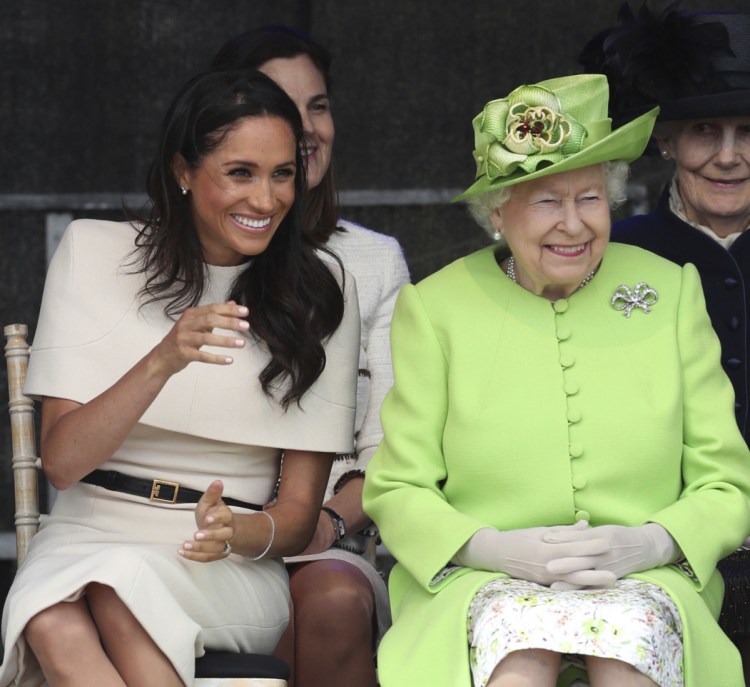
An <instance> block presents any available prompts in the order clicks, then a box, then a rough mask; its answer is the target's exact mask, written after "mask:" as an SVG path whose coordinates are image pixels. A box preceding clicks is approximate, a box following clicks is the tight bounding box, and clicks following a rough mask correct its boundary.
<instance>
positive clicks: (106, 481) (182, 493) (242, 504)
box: [81, 470, 263, 510]
mask: <svg viewBox="0 0 750 687" xmlns="http://www.w3.org/2000/svg"><path fill="white" fill-rule="evenodd" d="M81 482H86V484H94V485H96V486H97V487H104V488H105V489H109V490H110V491H121V492H122V493H123V494H131V495H132V496H140V497H142V498H144V499H148V500H149V501H152V502H154V503H198V501H199V500H200V498H201V496H203V492H202V491H198V490H197V489H188V488H187V487H183V486H181V485H180V484H179V483H178V482H170V481H169V480H161V479H141V478H140V477H131V476H130V475H123V474H122V473H121V472H115V471H114V470H94V471H93V472H90V473H89V474H88V475H86V476H85V477H82V478H81ZM221 500H222V501H223V502H224V503H226V504H227V506H237V507H239V508H249V509H250V510H263V506H259V505H257V504H255V503H247V502H246V501H239V500H237V499H232V498H228V497H226V496H223V497H222V499H221Z"/></svg>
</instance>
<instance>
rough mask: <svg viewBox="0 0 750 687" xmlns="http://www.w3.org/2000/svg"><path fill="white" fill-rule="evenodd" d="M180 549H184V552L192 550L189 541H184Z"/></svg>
mask: <svg viewBox="0 0 750 687" xmlns="http://www.w3.org/2000/svg"><path fill="white" fill-rule="evenodd" d="M182 548H183V549H185V550H186V551H190V550H191V549H192V548H193V545H192V544H191V543H190V542H189V541H186V542H185V543H184V544H183V545H182Z"/></svg>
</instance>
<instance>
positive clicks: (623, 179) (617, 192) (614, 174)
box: [467, 160, 630, 241]
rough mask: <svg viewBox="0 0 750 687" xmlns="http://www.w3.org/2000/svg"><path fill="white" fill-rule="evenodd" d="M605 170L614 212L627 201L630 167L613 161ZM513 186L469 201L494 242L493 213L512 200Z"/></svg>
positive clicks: (606, 188)
mask: <svg viewBox="0 0 750 687" xmlns="http://www.w3.org/2000/svg"><path fill="white" fill-rule="evenodd" d="M602 169H603V170H604V184H605V193H606V194H607V203H609V209H610V210H614V209H615V208H616V207H617V206H619V205H622V204H623V203H624V202H625V200H627V186H628V175H629V174H630V167H629V165H628V163H627V162H623V161H622V160H612V161H609V162H603V163H602ZM512 191H513V186H505V187H503V188H499V189H496V190H494V191H487V192H486V193H482V194H481V195H479V196H475V197H474V198H470V199H469V200H468V201H467V205H468V208H469V212H470V213H471V215H472V217H473V218H474V219H475V220H476V222H477V224H479V226H480V227H482V229H484V230H485V231H486V232H487V233H488V234H489V235H490V237H491V238H492V239H493V240H494V241H498V240H499V239H498V236H497V232H496V230H495V226H494V225H493V224H492V213H493V212H495V211H496V210H499V209H500V208H501V207H502V206H503V205H505V203H507V202H508V200H509V199H510V195H511V193H512Z"/></svg>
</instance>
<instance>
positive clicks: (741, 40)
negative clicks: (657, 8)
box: [578, 0, 750, 123]
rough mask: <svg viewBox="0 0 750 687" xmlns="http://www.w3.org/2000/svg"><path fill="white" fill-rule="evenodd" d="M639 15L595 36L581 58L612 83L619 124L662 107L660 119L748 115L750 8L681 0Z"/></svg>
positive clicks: (624, 10)
mask: <svg viewBox="0 0 750 687" xmlns="http://www.w3.org/2000/svg"><path fill="white" fill-rule="evenodd" d="M647 2H648V0H645V1H644V3H643V4H642V6H641V8H640V10H639V11H638V13H637V14H634V13H633V11H632V10H631V8H630V5H629V4H628V3H627V2H623V4H622V5H621V7H620V11H619V13H618V25H617V26H614V27H611V28H608V29H605V30H604V31H601V32H600V33H598V34H597V35H596V36H594V38H592V39H591V40H590V41H589V42H588V44H587V45H586V47H585V48H584V49H583V52H582V53H581V55H580V56H579V58H578V61H579V62H580V63H581V64H582V65H583V66H584V67H585V69H586V71H588V72H595V73H599V74H605V75H606V76H607V80H608V81H609V87H610V100H609V109H610V116H611V117H612V119H613V121H614V123H617V122H618V121H627V120H629V119H632V118H633V116H634V115H637V114H640V113H642V112H645V111H646V110H647V109H649V108H651V107H653V106H654V105H659V107H660V108H661V109H660V114H659V121H674V120H684V119H701V118H704V117H733V116H744V115H750V14H748V13H740V12H713V11H712V12H696V13H692V12H690V13H688V12H681V11H680V10H679V8H678V6H679V4H680V0H677V2H673V3H671V4H669V5H668V6H667V7H666V8H665V9H664V10H663V11H662V12H660V13H655V12H652V11H651V10H650V9H649V8H648V6H647Z"/></svg>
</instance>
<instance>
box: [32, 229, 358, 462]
mask: <svg viewBox="0 0 750 687" xmlns="http://www.w3.org/2000/svg"><path fill="white" fill-rule="evenodd" d="M133 238H134V231H133V228H132V227H131V226H130V225H128V224H125V223H117V222H101V221H96V220H78V221H76V222H73V223H72V224H71V225H70V227H68V229H67V230H66V232H65V235H64V236H63V239H62V241H61V243H60V246H59V247H58V249H57V251H56V252H55V255H54V257H53V260H52V262H51V264H50V269H49V272H48V276H47V279H46V282H45V288H44V295H43V299H42V308H41V312H40V316H39V322H38V326H37V330H36V334H35V336H34V340H33V343H32V352H31V360H30V363H29V369H28V373H27V378H26V386H25V393H27V394H28V395H31V396H35V397H41V396H53V397H58V398H66V399H70V400H73V401H76V402H78V403H87V402H88V401H90V400H91V399H93V398H95V397H96V396H97V395H99V394H101V393H102V392H103V391H105V390H106V389H108V388H109V387H111V386H112V385H113V384H114V383H115V382H117V380H118V379H120V377H122V375H123V374H125V372H127V371H128V370H129V369H130V368H132V367H133V366H134V365H135V364H136V363H137V362H138V360H140V359H141V358H142V357H143V356H144V355H146V354H147V353H148V352H149V351H150V350H151V349H152V348H153V347H154V346H156V345H157V344H158V343H159V341H161V339H162V338H163V337H164V336H165V335H166V334H167V332H168V331H169V330H170V329H171V327H172V326H173V324H174V322H173V321H172V320H171V319H169V318H168V317H167V316H166V315H165V314H164V312H163V305H161V304H160V303H159V302H157V303H150V304H147V305H143V304H141V303H140V301H139V298H138V292H139V289H140V286H141V284H142V279H143V276H142V275H141V274H138V273H137V271H136V270H135V269H133V268H132V267H129V266H128V265H129V263H130V262H132V257H131V255H132V250H133ZM334 273H335V270H334ZM340 283H341V281H340ZM343 288H344V301H345V307H344V317H343V319H342V322H341V324H340V325H339V327H338V329H337V330H336V331H335V332H334V333H333V334H332V335H331V337H330V338H329V339H328V340H327V341H326V342H325V352H326V366H325V369H324V371H323V372H322V374H321V375H320V377H319V378H318V379H317V381H316V382H315V384H314V385H313V386H312V387H311V388H310V389H309V390H308V392H307V393H306V394H305V395H304V396H303V398H302V399H301V403H300V405H299V406H298V405H297V404H293V405H292V406H290V407H289V409H288V410H287V411H286V412H285V411H284V410H283V409H282V408H281V407H280V406H279V405H278V404H276V403H274V402H273V401H272V400H271V399H269V398H268V397H267V396H266V395H265V394H264V393H263V391H262V389H261V387H260V382H259V381H258V375H259V373H260V371H261V370H262V369H263V368H264V367H265V365H266V363H267V360H268V353H267V351H266V350H265V348H264V346H263V345H262V344H261V343H258V342H256V341H254V340H253V339H252V338H248V339H247V342H246V345H245V347H244V348H243V349H242V351H237V352H236V353H235V354H234V358H235V359H234V363H233V364H232V365H227V366H218V365H208V364H200V363H192V364H190V365H188V366H187V367H186V368H185V369H183V370H181V371H180V372H178V373H177V374H175V375H173V376H172V377H171V378H170V379H169V381H168V382H167V383H166V385H165V386H164V388H163V389H162V391H161V392H160V394H159V396H158V397H157V398H156V399H155V400H154V402H153V403H152V404H151V406H150V407H149V408H148V409H147V410H146V412H145V413H144V414H143V416H142V417H141V423H142V424H145V425H149V426H152V427H159V428H162V429H166V430H169V431H174V432H181V433H184V434H189V435H193V436H200V437H204V438H208V439H216V440H219V441H228V442H235V443H243V444H250V445H257V446H269V447H276V448H286V449H299V450H307V451H323V452H349V451H351V450H352V445H353V435H354V412H355V407H354V406H355V393H356V380H357V358H358V354H359V308H358V304H357V292H356V286H355V283H354V279H353V278H352V277H351V275H344V278H343ZM215 297H218V298H219V300H221V299H222V298H225V297H226V293H222V294H220V295H219V296H215ZM202 302H203V301H202ZM208 350H211V349H210V347H209V349H208ZM216 352H220V349H216Z"/></svg>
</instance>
